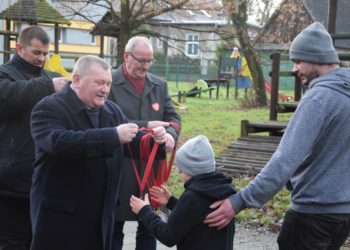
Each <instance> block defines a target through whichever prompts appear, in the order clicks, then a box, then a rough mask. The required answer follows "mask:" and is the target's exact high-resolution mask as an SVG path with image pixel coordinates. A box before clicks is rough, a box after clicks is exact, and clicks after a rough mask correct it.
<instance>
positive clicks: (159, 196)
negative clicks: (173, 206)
mask: <svg viewBox="0 0 350 250" xmlns="http://www.w3.org/2000/svg"><path fill="white" fill-rule="evenodd" d="M149 192H150V195H151V199H152V200H154V201H156V202H158V203H159V204H161V205H166V204H167V203H168V200H169V199H170V196H171V193H170V192H169V190H168V189H167V188H166V186H164V185H162V186H161V187H156V186H153V187H151V188H150V190H149Z"/></svg>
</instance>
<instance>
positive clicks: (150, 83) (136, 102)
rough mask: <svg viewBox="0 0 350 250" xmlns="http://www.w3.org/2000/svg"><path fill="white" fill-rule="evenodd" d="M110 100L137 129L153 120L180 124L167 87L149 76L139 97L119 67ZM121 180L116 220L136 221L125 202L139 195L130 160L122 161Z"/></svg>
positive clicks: (175, 134)
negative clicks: (132, 196)
mask: <svg viewBox="0 0 350 250" xmlns="http://www.w3.org/2000/svg"><path fill="white" fill-rule="evenodd" d="M110 99H111V100H112V101H114V102H115V103H117V104H118V105H119V106H120V108H121V109H122V110H123V113H124V114H125V115H126V116H127V117H128V119H129V120H130V121H131V122H135V123H136V124H138V125H139V127H147V123H148V121H154V120H158V121H166V122H175V123H177V124H178V125H180V124H181V119H180V116H179V115H178V114H177V113H176V110H175V108H174V105H173V104H172V101H171V98H170V96H169V93H168V86H167V83H166V82H165V81H164V80H162V79H160V78H159V77H156V76H154V75H152V74H150V73H148V74H147V76H146V80H145V86H144V89H143V93H142V96H139V95H138V94H137V92H136V91H135V89H134V88H133V86H132V85H131V83H130V82H129V81H128V79H127V78H126V77H125V75H124V73H123V68H122V66H120V67H119V68H118V69H117V70H116V72H114V73H113V83H112V86H111V93H110ZM166 130H167V132H168V133H170V134H171V135H172V136H173V137H174V139H175V140H177V138H178V135H179V131H178V130H177V129H176V128H175V127H172V126H170V127H168V128H166ZM137 166H139V164H137ZM122 176H123V178H122V180H121V186H122V187H124V189H123V190H121V193H120V200H119V203H118V204H119V206H118V208H117V220H121V221H125V220H136V218H137V217H136V215H135V214H134V213H133V212H132V211H131V208H130V205H129V201H130V196H131V194H135V195H137V196H138V195H139V187H138V185H137V181H136V178H135V173H134V170H133V167H132V162H131V161H130V159H124V163H123V168H122Z"/></svg>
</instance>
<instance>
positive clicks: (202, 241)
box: [139, 172, 236, 250]
mask: <svg viewBox="0 0 350 250" xmlns="http://www.w3.org/2000/svg"><path fill="white" fill-rule="evenodd" d="M231 182H232V179H231V178H230V177H229V176H227V175H225V174H223V173H219V172H215V173H209V174H201V175H197V176H194V177H192V178H191V179H190V180H189V181H187V182H186V183H185V192H184V193H183V194H182V195H181V197H180V198H179V200H178V201H176V199H175V198H174V197H172V198H171V199H170V200H169V202H168V204H167V207H168V208H170V209H172V212H171V214H170V216H169V219H168V222H167V223H164V222H162V221H161V219H160V218H159V216H157V215H156V214H155V213H154V212H153V210H152V208H151V207H150V206H145V207H143V208H142V209H141V211H140V213H139V219H140V220H141V221H142V222H143V223H144V224H145V226H146V227H147V228H148V229H149V230H150V232H152V233H153V234H154V236H155V237H156V238H157V239H158V240H159V241H161V242H162V243H163V244H165V245H167V246H169V247H171V246H174V245H177V249H179V250H196V249H198V250H213V249H215V250H226V249H227V250H228V249H231V250H232V249H233V246H232V245H233V235H234V224H233V222H232V223H230V225H229V226H227V227H225V228H224V229H221V230H218V229H216V228H210V227H208V225H207V224H204V223H203V221H204V219H205V217H206V216H207V215H208V214H209V213H210V212H211V211H212V210H211V209H210V208H209V206H210V205H211V204H212V203H213V202H214V201H217V200H222V199H224V198H227V197H228V196H230V195H232V194H234V193H235V192H236V191H235V189H234V188H233V185H232V183H231ZM175 203H176V204H175Z"/></svg>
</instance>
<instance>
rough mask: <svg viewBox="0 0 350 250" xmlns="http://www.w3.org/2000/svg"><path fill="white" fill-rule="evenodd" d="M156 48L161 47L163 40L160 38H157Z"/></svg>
mask: <svg viewBox="0 0 350 250" xmlns="http://www.w3.org/2000/svg"><path fill="white" fill-rule="evenodd" d="M157 48H158V49H162V48H163V41H162V40H161V39H160V38H157Z"/></svg>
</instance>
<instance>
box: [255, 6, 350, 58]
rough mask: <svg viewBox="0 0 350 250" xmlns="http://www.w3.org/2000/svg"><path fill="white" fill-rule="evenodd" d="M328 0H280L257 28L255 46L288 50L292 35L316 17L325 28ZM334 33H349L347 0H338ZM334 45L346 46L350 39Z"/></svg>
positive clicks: (342, 47) (348, 44) (341, 47)
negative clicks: (266, 19) (261, 25)
mask: <svg viewBox="0 0 350 250" xmlns="http://www.w3.org/2000/svg"><path fill="white" fill-rule="evenodd" d="M329 1H332V0H284V1H282V3H281V4H280V6H279V8H277V9H276V10H275V12H274V14H272V16H271V18H270V19H269V21H268V23H266V24H265V26H264V28H263V29H262V30H261V32H259V34H258V36H257V39H256V40H255V48H257V49H259V50H282V51H288V49H289V46H290V43H291V42H292V40H293V39H294V37H295V36H296V35H297V34H299V33H300V32H301V31H302V30H303V29H304V28H306V27H307V26H308V25H310V24H311V23H313V22H315V21H317V22H320V23H322V24H323V25H324V26H325V27H326V28H327V25H328V5H329ZM337 5H338V6H337V20H336V33H337V34H350V18H349V13H350V1H349V0H338V4H337ZM335 46H336V48H338V49H350V40H336V41H335Z"/></svg>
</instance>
